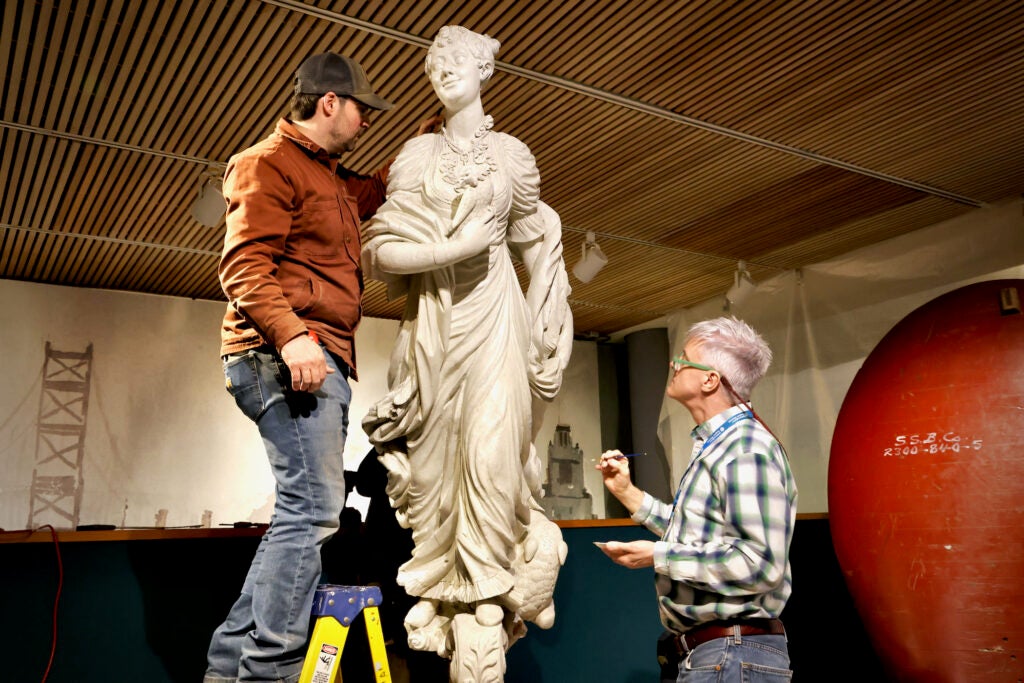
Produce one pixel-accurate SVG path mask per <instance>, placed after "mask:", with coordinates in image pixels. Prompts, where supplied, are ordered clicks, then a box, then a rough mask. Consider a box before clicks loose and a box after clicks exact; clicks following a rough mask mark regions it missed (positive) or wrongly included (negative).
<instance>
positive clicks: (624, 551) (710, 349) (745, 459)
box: [597, 317, 797, 683]
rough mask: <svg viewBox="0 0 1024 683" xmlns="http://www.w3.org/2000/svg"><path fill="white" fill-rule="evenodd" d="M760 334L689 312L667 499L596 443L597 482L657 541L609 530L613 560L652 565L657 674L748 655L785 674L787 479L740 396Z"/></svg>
mask: <svg viewBox="0 0 1024 683" xmlns="http://www.w3.org/2000/svg"><path fill="white" fill-rule="evenodd" d="M771 360H772V354H771V350H770V349H769V348H768V345H767V344H766V343H765V341H764V339H762V338H761V336H760V335H758V334H757V332H755V331H754V330H753V329H752V328H751V327H750V326H749V325H747V324H746V323H744V322H742V321H740V320H737V319H736V318H731V317H729V318H726V317H723V318H716V319H714V320H707V321H704V322H700V323H697V324H696V325H694V326H692V327H691V328H690V330H689V331H688V332H687V335H686V340H685V343H684V346H683V353H682V354H681V355H679V356H676V357H675V358H673V359H672V361H671V362H670V364H669V367H670V368H671V371H672V378H671V380H670V382H669V386H668V389H667V391H666V394H667V395H668V396H669V397H670V398H672V399H675V400H676V401H678V402H679V403H681V404H683V405H684V406H685V407H686V409H687V410H689V411H690V415H692V416H693V419H694V421H695V422H696V424H697V426H696V427H694V429H693V431H692V432H691V436H692V437H693V440H694V449H693V454H692V456H691V460H690V463H689V465H688V467H687V469H686V472H684V473H683V476H682V479H681V480H680V482H679V488H678V490H677V491H676V494H675V498H674V500H673V502H672V503H671V504H669V503H665V502H663V501H660V500H657V499H656V498H654V497H653V496H651V495H650V494H649V493H645V492H644V491H641V490H640V489H638V488H637V487H636V486H635V485H633V483H632V482H631V480H630V476H629V465H628V460H627V459H626V458H625V456H623V455H622V453H620V452H619V451H617V450H612V451H607V452H605V453H603V454H602V455H601V461H600V463H599V464H598V465H597V468H598V469H599V470H600V471H601V474H602V476H603V477H604V484H605V487H606V488H607V489H608V490H609V491H611V493H612V494H613V495H614V496H615V497H616V498H618V499H619V501H621V502H622V504H623V505H625V506H626V509H627V510H629V512H630V513H631V515H632V518H633V520H634V521H636V522H638V523H640V524H643V525H644V526H646V527H647V528H648V529H650V530H651V531H653V532H654V533H656V534H658V535H659V536H660V540H658V541H632V542H629V543H623V542H617V541H610V542H609V543H607V544H606V545H605V546H604V547H603V550H604V552H605V554H607V555H608V556H609V557H610V558H611V559H612V560H614V561H615V562H616V563H618V564H621V565H622V566H624V567H630V568H637V567H654V571H655V582H656V588H657V592H658V606H659V610H660V613H661V621H662V623H663V624H664V625H665V628H666V629H668V632H669V637H667V638H663V639H662V641H661V642H660V643H659V660H661V661H662V666H663V669H662V671H663V680H664V679H665V678H666V676H667V677H668V680H674V681H678V682H679V683H699V682H701V681H712V680H713V681H737V682H738V681H741V680H744V679H743V678H742V676H743V673H742V672H743V670H745V669H749V667H751V666H753V667H756V668H757V670H758V671H760V672H762V673H763V675H766V676H767V677H768V678H765V680H769V679H770V680H775V677H776V676H777V677H778V680H780V681H781V680H789V677H790V676H791V675H792V674H791V671H790V668H789V667H790V664H789V650H788V648H787V644H786V632H785V629H784V628H783V626H782V622H781V621H780V620H779V615H780V614H781V612H782V609H783V607H785V605H786V600H787V599H788V598H789V595H790V592H791V591H792V572H791V570H790V565H789V546H790V541H791V540H792V538H793V526H794V524H795V522H796V498H797V490H796V484H795V482H794V480H793V475H792V472H791V471H790V468H789V461H788V459H787V457H786V453H785V451H784V450H783V448H782V445H781V444H780V443H779V441H778V440H777V439H776V438H775V436H774V435H773V434H772V433H771V431H770V430H769V429H768V428H767V427H766V426H765V425H764V423H762V422H761V420H760V418H759V417H758V416H757V414H756V413H755V412H754V410H753V407H752V406H751V404H750V392H751V390H752V389H753V388H754V386H755V385H756V384H757V382H758V381H759V380H760V379H761V378H762V377H763V376H764V374H765V372H766V371H767V370H768V366H769V365H770V364H771Z"/></svg>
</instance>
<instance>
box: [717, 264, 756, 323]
mask: <svg viewBox="0 0 1024 683" xmlns="http://www.w3.org/2000/svg"><path fill="white" fill-rule="evenodd" d="M755 289H757V285H756V284H754V280H753V278H751V277H750V273H749V272H747V262H746V261H739V262H738V263H737V264H736V272H735V273H733V283H732V287H730V288H729V291H728V292H726V293H725V310H727V311H728V310H730V309H731V308H732V307H733V306H739V305H740V304H742V303H743V302H744V301H746V300H747V298H749V297H750V295H751V294H753V293H754V290H755Z"/></svg>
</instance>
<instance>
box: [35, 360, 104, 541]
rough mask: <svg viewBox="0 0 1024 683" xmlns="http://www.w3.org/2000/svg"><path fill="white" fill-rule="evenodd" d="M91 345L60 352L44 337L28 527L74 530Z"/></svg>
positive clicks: (79, 501) (79, 499)
mask: <svg viewBox="0 0 1024 683" xmlns="http://www.w3.org/2000/svg"><path fill="white" fill-rule="evenodd" d="M91 377H92V344H89V346H88V347H87V348H86V350H85V351H84V352H74V351H58V350H56V349H54V348H53V346H52V345H51V343H50V342H46V357H45V360H44V362H43V382H42V390H41V391H40V396H39V417H38V421H37V425H36V463H35V468H34V469H33V470H32V486H31V488H30V490H29V512H28V528H30V529H35V528H37V527H38V526H41V525H43V524H52V525H53V527H54V528H55V529H68V528H71V529H74V528H75V527H76V526H77V525H78V518H79V513H80V511H81V507H82V491H83V488H84V479H83V476H82V463H83V460H84V457H85V426H86V418H87V416H88V413H89V383H90V379H91Z"/></svg>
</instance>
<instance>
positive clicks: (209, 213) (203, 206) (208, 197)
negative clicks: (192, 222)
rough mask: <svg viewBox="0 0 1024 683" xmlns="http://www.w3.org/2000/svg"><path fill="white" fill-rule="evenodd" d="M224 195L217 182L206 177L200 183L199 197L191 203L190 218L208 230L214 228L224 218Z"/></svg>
mask: <svg viewBox="0 0 1024 683" xmlns="http://www.w3.org/2000/svg"><path fill="white" fill-rule="evenodd" d="M224 210H225V206H224V195H222V194H221V193H220V188H219V187H217V182H216V181H215V180H214V179H213V178H212V177H211V176H206V178H205V179H204V180H201V181H200V185H199V197H197V198H196V200H195V201H194V202H192V217H193V218H195V219H196V220H197V221H199V222H200V223H202V224H203V225H205V226H206V227H208V228H216V227H217V226H218V225H220V221H221V219H222V218H223V217H224Z"/></svg>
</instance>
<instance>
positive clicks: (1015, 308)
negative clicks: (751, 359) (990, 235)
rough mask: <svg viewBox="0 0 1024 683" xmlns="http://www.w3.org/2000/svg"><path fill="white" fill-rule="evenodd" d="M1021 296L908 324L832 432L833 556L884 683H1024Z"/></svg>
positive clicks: (966, 302)
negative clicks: (882, 670) (881, 666)
mask: <svg viewBox="0 0 1024 683" xmlns="http://www.w3.org/2000/svg"><path fill="white" fill-rule="evenodd" d="M1022 295H1024V280H993V281H989V282H981V283H977V284H973V285H968V286H966V287H963V288H961V289H958V290H956V291H953V292H950V293H948V294H945V295H943V296H940V297H938V298H937V299H935V300H933V301H931V302H930V303H927V304H925V305H924V306H922V307H920V308H918V309H917V310H915V311H914V312H912V313H911V314H910V315H908V316H907V317H906V318H904V319H903V320H902V321H901V322H900V323H899V324H897V325H896V326H895V327H894V328H893V329H892V330H891V331H890V332H889V333H888V334H887V335H886V336H885V338H883V339H882V341H881V342H879V344H878V346H877V347H876V348H875V349H874V351H872V352H871V354H870V355H869V356H868V357H867V359H866V360H865V361H864V365H863V367H862V368H861V369H860V371H859V372H858V373H857V376H856V378H855V379H854V381H853V384H852V385H851V386H850V390H849V392H847V395H846V398H845V400H844V401H843V406H842V409H841V410H840V413H839V418H838V420H837V421H836V429H835V433H834V435H833V437H832V452H831V457H830V460H829V468H828V501H829V520H830V525H831V528H832V538H833V542H834V544H835V550H836V556H837V557H838V560H839V565H840V567H841V568H842V570H843V573H844V575H845V577H846V582H847V585H848V586H849V589H850V593H851V595H852V596H853V599H854V602H855V604H856V605H857V609H858V611H859V613H860V615H861V617H862V619H863V621H864V626H865V628H866V629H867V630H868V633H869V635H870V637H871V640H872V642H873V644H874V646H875V649H876V651H877V652H878V655H879V656H880V657H881V659H882V661H883V662H884V664H885V666H886V669H887V671H888V673H889V675H890V676H891V677H892V680H894V681H913V682H915V683H916V682H921V683H923V682H925V681H927V683H977V682H984V683H990V682H997V683H998V682H1003V681H1006V682H1007V683H1019V682H1020V681H1022V680H1024V315H1021V313H1020V303H1019V301H1020V299H1021V298H1022ZM824 609H827V607H824Z"/></svg>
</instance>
